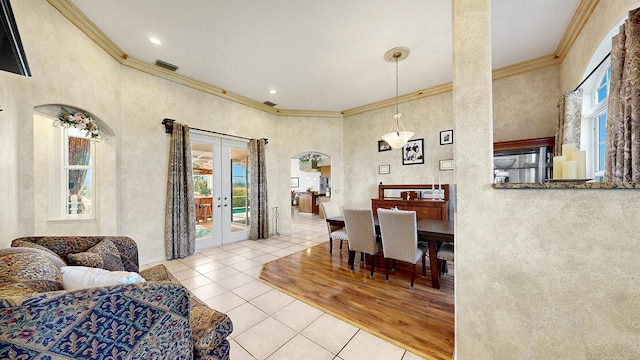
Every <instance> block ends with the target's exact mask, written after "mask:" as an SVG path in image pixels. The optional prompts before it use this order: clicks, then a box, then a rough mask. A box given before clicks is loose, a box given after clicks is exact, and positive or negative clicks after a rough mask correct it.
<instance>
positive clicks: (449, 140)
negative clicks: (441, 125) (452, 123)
mask: <svg viewBox="0 0 640 360" xmlns="http://www.w3.org/2000/svg"><path fill="white" fill-rule="evenodd" d="M449 144H453V130H444V131H440V145H449Z"/></svg>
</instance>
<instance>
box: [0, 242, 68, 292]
mask: <svg viewBox="0 0 640 360" xmlns="http://www.w3.org/2000/svg"><path fill="white" fill-rule="evenodd" d="M62 289H63V286H62V273H61V272H60V269H58V267H57V266H56V265H54V264H53V262H51V260H49V259H48V258H47V257H46V256H45V255H43V254H40V253H38V252H37V251H36V250H34V249H27V248H8V249H2V250H0V294H1V296H7V295H19V294H25V293H29V292H47V291H57V290H62Z"/></svg>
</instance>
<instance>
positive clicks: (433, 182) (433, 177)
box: [431, 176, 436, 194]
mask: <svg viewBox="0 0 640 360" xmlns="http://www.w3.org/2000/svg"><path fill="white" fill-rule="evenodd" d="M435 188H436V177H435V176H432V177H431V193H432V194H433V190H435Z"/></svg>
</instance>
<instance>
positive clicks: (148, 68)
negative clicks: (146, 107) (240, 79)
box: [121, 56, 277, 115]
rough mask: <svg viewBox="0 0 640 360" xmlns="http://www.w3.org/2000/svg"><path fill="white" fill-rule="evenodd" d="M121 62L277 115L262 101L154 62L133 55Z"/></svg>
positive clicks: (273, 109) (275, 111) (274, 110)
mask: <svg viewBox="0 0 640 360" xmlns="http://www.w3.org/2000/svg"><path fill="white" fill-rule="evenodd" d="M121 63H122V64H123V65H124V66H127V67H130V68H132V69H135V70H138V71H141V72H144V73H147V74H149V75H153V76H157V77H160V78H163V79H165V80H169V81H171V82H174V83H176V84H180V85H184V86H186V87H190V88H192V89H195V90H198V91H202V92H204V93H207V94H212V95H216V96H219V97H221V98H224V99H227V100H230V101H233V102H236V103H239V104H242V105H246V106H249V107H252V108H255V109H257V110H261V111H264V112H268V113H271V114H274V115H277V109H275V108H273V107H271V106H268V105H265V104H263V103H260V102H257V101H255V100H252V99H249V98H247V97H244V96H242V95H239V94H235V93H232V92H229V91H227V90H226V89H223V88H220V87H217V86H214V85H211V84H208V83H205V82H202V81H198V80H194V79H192V78H190V77H187V76H184V75H180V74H177V73H175V72H173V71H169V70H167V69H164V68H161V67H159V66H157V65H155V64H149V63H147V62H144V61H142V60H139V59H136V58H133V57H128V56H127V57H126V58H123V59H122V60H121Z"/></svg>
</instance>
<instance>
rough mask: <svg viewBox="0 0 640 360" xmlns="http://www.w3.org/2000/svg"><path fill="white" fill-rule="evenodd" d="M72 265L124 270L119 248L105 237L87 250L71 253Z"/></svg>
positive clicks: (70, 260) (69, 257)
mask: <svg viewBox="0 0 640 360" xmlns="http://www.w3.org/2000/svg"><path fill="white" fill-rule="evenodd" d="M67 260H68V262H69V264H70V265H80V266H87V267H94V268H101V269H105V270H111V271H124V266H123V265H122V259H121V258H120V252H118V248H117V247H116V245H115V244H114V243H113V241H111V240H109V239H104V240H102V241H100V242H99V243H97V244H96V245H95V246H94V247H92V248H91V249H89V250H87V251H86V252H81V253H76V254H69V255H67Z"/></svg>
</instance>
